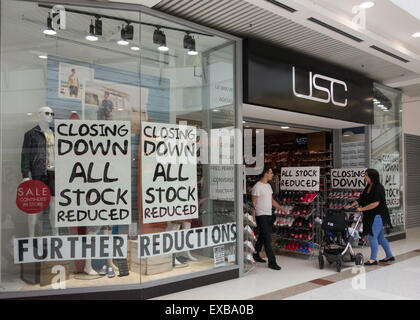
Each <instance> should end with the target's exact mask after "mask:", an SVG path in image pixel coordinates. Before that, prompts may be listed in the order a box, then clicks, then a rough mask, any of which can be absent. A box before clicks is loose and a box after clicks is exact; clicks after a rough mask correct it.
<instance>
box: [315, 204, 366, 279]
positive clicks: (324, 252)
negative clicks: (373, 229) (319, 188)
mask: <svg viewBox="0 0 420 320" xmlns="http://www.w3.org/2000/svg"><path fill="white" fill-rule="evenodd" d="M361 219H362V216H361V215H360V216H359V217H358V219H357V222H356V226H355V227H354V229H353V231H352V233H351V234H350V233H349V229H348V225H349V222H348V218H347V214H346V212H344V211H342V210H340V211H336V210H328V211H327V214H326V216H325V219H324V221H323V222H322V225H321V228H322V230H323V232H324V236H323V241H322V244H321V247H320V249H319V256H318V262H319V268H320V269H323V268H324V257H325V258H326V259H327V261H328V262H329V263H330V264H331V263H333V262H335V263H336V266H337V271H338V272H340V271H341V268H342V266H343V262H355V264H356V265H363V255H362V254H361V253H357V254H355V253H354V251H353V248H352V246H351V239H352V237H353V236H354V233H355V232H356V230H357V228H358V226H359V224H360V221H361ZM347 253H350V261H345V260H344V256H345V255H346V254H347Z"/></svg>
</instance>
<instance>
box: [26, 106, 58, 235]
mask: <svg viewBox="0 0 420 320" xmlns="http://www.w3.org/2000/svg"><path fill="white" fill-rule="evenodd" d="M53 116H54V113H53V111H52V109H51V108H50V107H46V106H45V107H41V108H39V111H38V126H36V127H35V128H32V129H31V130H29V131H28V132H26V133H25V138H24V142H23V148H22V175H23V181H27V180H30V179H31V178H30V177H29V174H30V175H31V177H32V179H34V180H40V181H42V182H44V183H46V184H47V185H48V186H49V188H50V191H51V201H50V204H49V219H50V223H51V228H52V234H53V235H58V230H57V229H56V228H55V197H54V196H55V193H54V132H53V131H52V130H51V128H50V125H51V123H52V121H53ZM47 210H48V209H47ZM38 217H39V214H30V215H28V227H29V237H34V236H35V227H36V224H37V220H38Z"/></svg>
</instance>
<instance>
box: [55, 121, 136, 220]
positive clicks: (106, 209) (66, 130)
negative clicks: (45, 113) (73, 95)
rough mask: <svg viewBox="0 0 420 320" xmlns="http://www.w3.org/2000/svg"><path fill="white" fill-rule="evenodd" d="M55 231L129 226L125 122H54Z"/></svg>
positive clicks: (128, 148) (128, 151)
mask: <svg viewBox="0 0 420 320" xmlns="http://www.w3.org/2000/svg"><path fill="white" fill-rule="evenodd" d="M55 128H56V133H55V145H56V149H55V163H56V168H55V177H56V178H55V189H56V190H55V191H56V197H55V206H56V215H55V216H56V217H55V219H56V221H55V222H56V227H77V226H102V225H107V226H110V225H126V224H127V225H128V224H131V143H130V138H131V134H130V132H131V131H130V130H131V129H130V122H129V121H98V120H96V121H89V120H79V121H72V120H56V121H55Z"/></svg>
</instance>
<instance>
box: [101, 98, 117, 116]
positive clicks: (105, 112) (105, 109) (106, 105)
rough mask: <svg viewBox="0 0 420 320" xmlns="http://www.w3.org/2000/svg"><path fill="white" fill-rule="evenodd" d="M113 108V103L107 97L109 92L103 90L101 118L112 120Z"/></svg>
mask: <svg viewBox="0 0 420 320" xmlns="http://www.w3.org/2000/svg"><path fill="white" fill-rule="evenodd" d="M113 109H114V104H113V103H112V101H111V100H110V99H109V92H108V91H105V94H104V100H102V113H101V120H112V110H113Z"/></svg>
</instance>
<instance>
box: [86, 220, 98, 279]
mask: <svg viewBox="0 0 420 320" xmlns="http://www.w3.org/2000/svg"><path fill="white" fill-rule="evenodd" d="M96 232H97V229H96V227H88V230H87V234H96ZM83 272H84V273H86V274H88V275H92V276H97V275H98V273H97V272H96V271H95V269H93V268H92V260H91V259H86V260H85V267H84V268H83Z"/></svg>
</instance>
